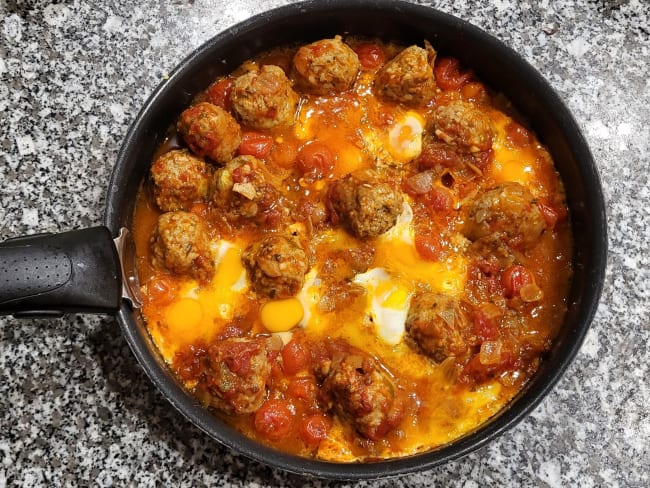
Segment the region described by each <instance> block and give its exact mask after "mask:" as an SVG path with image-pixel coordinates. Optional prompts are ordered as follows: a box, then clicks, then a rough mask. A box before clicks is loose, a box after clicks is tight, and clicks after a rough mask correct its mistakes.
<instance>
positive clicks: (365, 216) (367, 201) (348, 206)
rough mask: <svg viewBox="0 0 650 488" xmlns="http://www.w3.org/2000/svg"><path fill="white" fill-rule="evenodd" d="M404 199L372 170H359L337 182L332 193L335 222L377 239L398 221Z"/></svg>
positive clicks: (332, 188) (331, 199)
mask: <svg viewBox="0 0 650 488" xmlns="http://www.w3.org/2000/svg"><path fill="white" fill-rule="evenodd" d="M403 201H404V199H403V197H402V195H401V193H399V192H398V191H395V190H394V189H393V188H392V187H391V186H390V185H389V184H387V183H385V182H382V181H380V180H379V179H378V176H377V173H375V172H374V171H371V170H361V171H355V172H353V173H350V174H349V175H346V176H345V177H343V178H341V179H340V180H337V181H335V182H334V183H333V184H332V186H331V187H330V189H329V192H328V204H329V207H330V209H331V213H332V221H333V222H335V223H336V222H339V221H340V222H341V223H342V224H343V226H344V227H345V228H346V229H347V230H348V231H349V232H351V233H352V234H353V235H355V236H357V237H362V238H363V237H376V236H378V235H381V234H383V233H384V232H386V231H387V230H389V229H390V228H391V227H393V226H394V225H395V223H396V222H397V217H398V216H399V214H400V213H401V212H402V203H403Z"/></svg>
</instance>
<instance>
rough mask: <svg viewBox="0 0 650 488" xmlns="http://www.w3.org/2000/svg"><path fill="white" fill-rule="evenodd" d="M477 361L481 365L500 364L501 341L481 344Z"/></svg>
mask: <svg viewBox="0 0 650 488" xmlns="http://www.w3.org/2000/svg"><path fill="white" fill-rule="evenodd" d="M478 359H479V361H480V362H481V364H483V365H491V364H499V363H500V362H501V341H485V342H484V343H483V344H481V352H479V357H478Z"/></svg>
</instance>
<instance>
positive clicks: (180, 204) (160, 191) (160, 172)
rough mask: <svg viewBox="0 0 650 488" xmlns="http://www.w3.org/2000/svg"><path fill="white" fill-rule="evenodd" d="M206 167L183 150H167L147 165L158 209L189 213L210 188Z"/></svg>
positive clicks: (208, 172) (208, 171) (202, 199)
mask: <svg viewBox="0 0 650 488" xmlns="http://www.w3.org/2000/svg"><path fill="white" fill-rule="evenodd" d="M210 176H211V174H210V169H209V168H208V165H207V164H205V163H204V162H203V160H202V159H199V158H197V157H195V156H192V154H190V152H189V151H187V150H186V149H182V150H173V151H169V152H167V153H165V154H163V155H162V156H160V157H159V158H158V159H157V160H156V162H155V163H153V165H152V166H151V178H152V179H153V183H154V189H153V190H154V197H155V198H156V203H157V204H158V207H160V209H161V210H163V211H165V212H172V211H174V210H189V209H190V207H191V206H192V204H193V203H195V202H200V201H204V200H205V199H206V197H207V195H208V192H209V188H210Z"/></svg>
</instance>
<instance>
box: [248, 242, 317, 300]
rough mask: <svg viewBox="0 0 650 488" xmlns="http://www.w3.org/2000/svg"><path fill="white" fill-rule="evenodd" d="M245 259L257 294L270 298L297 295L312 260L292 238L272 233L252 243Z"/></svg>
mask: <svg viewBox="0 0 650 488" xmlns="http://www.w3.org/2000/svg"><path fill="white" fill-rule="evenodd" d="M242 262H243V263H244V266H246V269H247V270H248V276H249V278H250V280H251V282H252V284H253V288H254V290H255V292H256V293H258V294H260V295H265V296H267V297H269V298H287V297H291V296H294V295H295V294H296V293H298V291H300V289H301V288H302V285H303V284H304V282H305V274H306V273H307V271H308V270H309V259H308V258H307V254H306V253H305V251H304V250H303V248H302V247H301V246H300V244H299V243H298V242H297V241H296V240H295V239H293V238H291V237H286V236H282V235H271V236H268V237H266V238H264V239H262V240H261V241H259V242H256V243H255V244H253V245H252V246H250V247H249V248H248V249H246V251H245V252H244V254H243V255H242Z"/></svg>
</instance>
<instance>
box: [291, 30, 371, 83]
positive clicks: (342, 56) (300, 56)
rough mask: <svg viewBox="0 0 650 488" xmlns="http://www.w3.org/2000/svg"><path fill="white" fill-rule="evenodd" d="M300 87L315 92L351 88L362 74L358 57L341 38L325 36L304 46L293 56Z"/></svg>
mask: <svg viewBox="0 0 650 488" xmlns="http://www.w3.org/2000/svg"><path fill="white" fill-rule="evenodd" d="M293 68H294V73H295V78H296V80H297V82H298V86H300V87H301V88H303V89H304V90H305V91H308V92H310V93H314V94H316V95H327V94H333V93H340V92H342V91H345V90H348V89H349V88H350V87H351V86H352V84H353V83H354V80H355V79H356V78H357V73H359V57H358V56H357V54H356V53H355V52H354V51H353V50H352V49H351V48H350V46H348V45H347V44H345V43H344V42H343V41H342V40H341V36H336V37H335V38H334V39H323V40H321V41H316V42H313V43H311V44H308V45H306V46H303V47H301V48H300V49H298V52H296V55H295V56H294V58H293Z"/></svg>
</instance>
